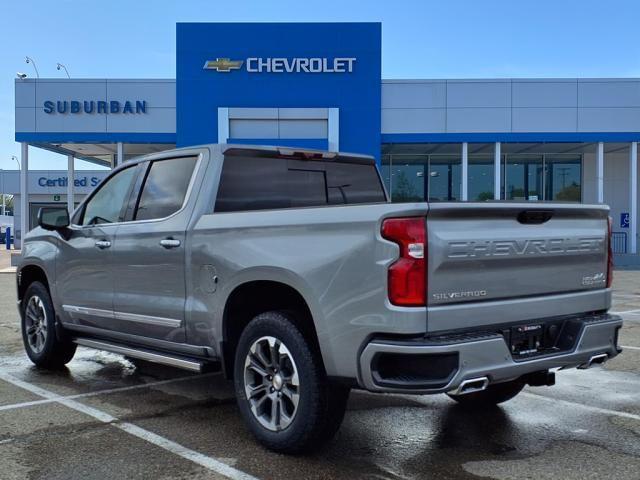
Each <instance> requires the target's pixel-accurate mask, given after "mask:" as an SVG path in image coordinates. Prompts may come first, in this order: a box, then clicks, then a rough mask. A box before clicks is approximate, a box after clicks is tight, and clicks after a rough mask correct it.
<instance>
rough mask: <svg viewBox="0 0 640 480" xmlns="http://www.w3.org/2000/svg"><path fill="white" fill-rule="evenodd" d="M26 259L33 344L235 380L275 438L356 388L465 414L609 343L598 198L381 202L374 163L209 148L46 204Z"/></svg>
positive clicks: (54, 356) (254, 423) (319, 438)
mask: <svg viewBox="0 0 640 480" xmlns="http://www.w3.org/2000/svg"><path fill="white" fill-rule="evenodd" d="M38 225H39V226H38V227H37V228H35V229H34V230H32V231H31V232H29V234H28V235H27V236H26V238H25V239H24V244H23V250H22V258H21V262H20V265H19V267H18V271H17V287H18V301H19V307H20V313H21V320H22V335H23V339H24V346H25V349H26V352H27V354H28V356H29V358H30V359H31V361H32V362H33V363H35V364H36V365H37V366H40V367H44V368H60V367H61V366H63V365H64V364H66V363H68V362H69V361H70V360H71V359H72V358H73V356H74V353H75V351H76V347H77V346H78V345H80V346H83V347H90V348H94V349H100V350H106V351H110V352H116V353H119V354H122V355H125V356H127V357H130V358H134V359H143V360H147V361H151V362H158V363H161V364H165V365H170V366H172V367H179V368H184V369H188V370H192V371H196V372H202V371H205V370H210V369H220V370H222V371H223V372H224V373H225V375H226V376H227V377H228V378H229V379H232V380H233V382H234V386H235V393H236V396H237V401H238V407H239V411H240V414H241V416H242V417H243V419H244V421H245V422H246V424H247V426H248V428H249V429H250V430H251V432H252V433H253V434H254V435H255V437H256V438H257V439H258V440H259V441H260V442H261V443H263V444H264V445H266V446H267V447H268V448H270V449H273V450H276V451H280V452H287V453H297V452H304V451H309V450H311V449H314V448H316V447H318V446H320V445H321V444H322V443H323V442H325V441H327V440H329V439H330V438H332V436H333V435H334V434H335V433H336V432H337V430H338V428H339V426H340V424H341V422H342V420H343V417H344V414H345V406H346V402H347V399H348V396H349V392H350V389H352V388H359V389H364V390H368V391H370V392H393V393H401V394H416V395H424V394H439V393H445V394H447V395H449V396H450V397H451V398H452V399H453V400H455V401H457V402H460V403H461V404H464V405H466V406H470V407H485V406H488V405H495V404H497V403H500V402H504V401H506V400H509V399H511V398H513V397H514V396H515V395H517V394H518V393H519V392H520V391H521V390H522V389H523V387H524V386H525V385H531V386H542V385H552V384H553V383H554V381H555V373H556V371H557V370H559V369H566V368H572V367H578V368H588V367H590V366H592V365H595V364H599V363H603V362H604V361H605V360H607V359H610V358H612V357H614V356H616V355H617V354H618V353H619V352H620V351H621V349H620V348H619V347H618V331H619V329H620V327H621V325H622V321H621V319H620V318H619V317H618V316H615V315H612V314H610V313H607V311H608V309H609V307H610V305H611V279H612V254H611V243H610V231H611V227H610V223H609V217H608V207H606V206H603V205H581V204H575V203H574V204H568V203H566V204H562V203H517V202H482V203H466V202H460V203H433V202H430V203H390V202H389V200H388V196H387V193H386V192H385V189H384V186H383V183H382V181H381V178H380V175H379V173H378V170H377V168H376V165H375V162H374V160H373V159H372V158H370V157H365V156H360V155H351V154H340V153H328V152H319V151H310V150H296V149H290V148H278V147H255V146H248V147H247V146H237V145H209V146H204V147H198V148H185V149H178V150H174V151H169V152H163V153H158V154H153V155H149V156H145V157H142V158H140V159H138V160H134V161H130V162H127V163H125V164H123V165H121V166H119V167H118V168H116V169H114V170H113V172H111V174H110V175H109V176H108V177H107V178H106V179H105V180H104V181H103V182H102V183H101V184H100V185H99V186H98V187H97V188H96V189H95V190H94V191H93V192H92V194H91V195H89V196H88V197H87V198H86V199H85V201H84V202H82V204H80V205H79V207H78V208H77V209H76V210H75V212H73V214H72V215H69V213H68V212H67V210H66V209H65V208H53V207H45V208H42V209H41V210H40V212H39V214H38Z"/></svg>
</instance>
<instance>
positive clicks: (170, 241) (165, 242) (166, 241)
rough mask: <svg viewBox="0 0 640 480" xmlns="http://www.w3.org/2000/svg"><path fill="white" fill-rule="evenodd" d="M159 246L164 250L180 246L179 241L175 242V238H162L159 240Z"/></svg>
mask: <svg viewBox="0 0 640 480" xmlns="http://www.w3.org/2000/svg"><path fill="white" fill-rule="evenodd" d="M160 245H162V246H163V247H164V248H176V247H179V246H180V240H176V239H175V238H163V239H162V240H160Z"/></svg>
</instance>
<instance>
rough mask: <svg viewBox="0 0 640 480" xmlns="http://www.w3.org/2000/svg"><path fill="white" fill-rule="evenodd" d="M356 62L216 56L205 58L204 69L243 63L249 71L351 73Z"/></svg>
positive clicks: (223, 69)
mask: <svg viewBox="0 0 640 480" xmlns="http://www.w3.org/2000/svg"><path fill="white" fill-rule="evenodd" d="M355 63H356V58H355V57H336V58H332V59H329V58H321V57H314V58H298V57H296V58H284V57H273V58H272V57H267V58H263V57H249V58H247V59H246V60H231V59H229V58H216V59H215V60H207V61H206V62H205V64H204V67H203V68H204V69H205V70H216V71H218V72H230V71H231V70H239V69H240V68H242V65H245V68H246V71H247V72H249V73H264V72H267V73H351V72H352V71H353V66H354V64H355Z"/></svg>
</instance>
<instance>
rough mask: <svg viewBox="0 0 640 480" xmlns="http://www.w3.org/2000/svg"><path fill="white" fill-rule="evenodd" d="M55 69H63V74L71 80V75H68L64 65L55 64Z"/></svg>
mask: <svg viewBox="0 0 640 480" xmlns="http://www.w3.org/2000/svg"><path fill="white" fill-rule="evenodd" d="M56 68H57V69H58V70H60V69H63V70H64V73H66V74H67V78H71V75H69V70H67V67H65V65H64V63H57V64H56Z"/></svg>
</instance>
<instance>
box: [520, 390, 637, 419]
mask: <svg viewBox="0 0 640 480" xmlns="http://www.w3.org/2000/svg"><path fill="white" fill-rule="evenodd" d="M521 395H524V396H525V397H535V398H536V399H542V400H547V401H549V402H553V403H555V404H558V403H560V404H563V405H566V406H570V407H578V408H582V409H583V410H589V411H591V412H595V413H602V414H605V415H614V416H616V417H622V418H631V419H632V420H638V421H640V415H636V414H635V413H628V412H621V411H619V410H609V409H608V408H600V407H592V406H591V405H585V404H584V403H578V402H572V401H570V400H561V399H559V398H555V397H547V396H546V395H540V394H539V393H531V392H522V393H521Z"/></svg>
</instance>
